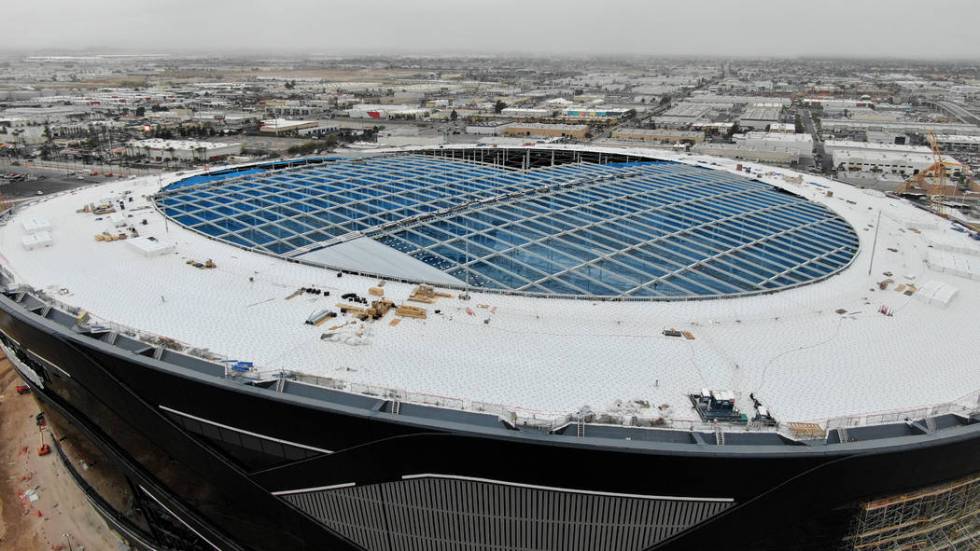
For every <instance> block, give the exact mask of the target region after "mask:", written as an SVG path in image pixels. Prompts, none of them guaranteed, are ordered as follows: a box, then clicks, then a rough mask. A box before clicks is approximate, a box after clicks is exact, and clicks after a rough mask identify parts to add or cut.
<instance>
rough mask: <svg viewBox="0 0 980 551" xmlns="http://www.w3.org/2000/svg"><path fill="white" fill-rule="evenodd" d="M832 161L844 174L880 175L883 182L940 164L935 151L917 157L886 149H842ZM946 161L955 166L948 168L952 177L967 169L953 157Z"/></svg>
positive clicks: (946, 158) (902, 177)
mask: <svg viewBox="0 0 980 551" xmlns="http://www.w3.org/2000/svg"><path fill="white" fill-rule="evenodd" d="M831 158H832V159H833V163H834V168H835V169H836V170H838V171H841V172H845V173H848V174H853V173H861V174H865V175H876V176H879V177H883V178H891V177H898V178H900V179H905V178H909V177H911V176H914V175H916V174H918V173H919V172H921V171H923V170H925V169H926V168H928V167H929V166H931V165H932V164H933V163H935V161H936V159H935V157H934V156H933V154H932V152H931V151H930V152H927V153H913V152H908V151H889V150H882V149H864V150H851V149H840V150H835V151H834V152H833V153H832V154H831ZM944 160H945V161H947V162H950V163H952V166H947V167H946V173H947V175H948V176H950V177H957V176H959V175H960V174H961V173H962V171H963V168H962V165H961V164H960V163H959V161H957V160H956V159H953V158H951V157H949V156H944Z"/></svg>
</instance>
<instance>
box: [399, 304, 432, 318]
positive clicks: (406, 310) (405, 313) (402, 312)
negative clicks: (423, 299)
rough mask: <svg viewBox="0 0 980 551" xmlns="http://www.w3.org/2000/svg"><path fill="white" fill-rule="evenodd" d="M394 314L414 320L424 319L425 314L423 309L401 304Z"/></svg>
mask: <svg viewBox="0 0 980 551" xmlns="http://www.w3.org/2000/svg"><path fill="white" fill-rule="evenodd" d="M395 314H396V315H399V316H402V317H405V318H415V319H421V320H424V319H426V317H428V316H427V314H426V311H425V308H419V307H418V306H409V305H407V304H402V305H401V306H399V307H398V308H396V309H395Z"/></svg>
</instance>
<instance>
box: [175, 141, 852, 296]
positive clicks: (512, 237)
mask: <svg viewBox="0 0 980 551" xmlns="http://www.w3.org/2000/svg"><path fill="white" fill-rule="evenodd" d="M156 201H157V204H158V205H159V206H160V207H161V209H162V210H163V212H164V213H165V214H167V215H168V216H171V217H172V218H173V219H174V220H176V221H177V222H179V223H181V224H183V225H185V226H187V227H189V228H191V229H194V230H195V231H198V232H201V233H204V234H206V235H208V236H210V237H215V238H218V239H221V240H223V241H226V242H229V243H232V244H236V245H239V246H243V247H247V248H253V249H258V250H262V251H266V252H270V253H275V254H283V255H287V256H296V257H299V258H304V259H307V260H313V261H318V262H321V263H326V264H329V265H330V266H331V267H338V268H346V269H350V270H353V271H358V272H367V273H378V275H381V276H396V277H402V278H408V279H411V278H412V277H410V276H406V275H405V273H406V272H404V271H402V270H398V272H397V273H390V272H387V271H385V270H384V269H382V268H379V267H377V265H372V266H370V267H368V266H358V265H356V264H352V263H350V262H348V261H346V260H344V259H337V258H333V257H332V256H331V255H329V254H325V252H324V251H323V249H330V248H332V247H336V246H337V245H339V244H341V243H348V242H350V241H352V240H359V239H373V240H375V241H377V242H379V243H381V244H384V245H387V246H388V247H390V248H391V249H393V250H394V251H400V252H401V253H402V254H404V255H406V256H408V257H411V259H414V261H415V262H421V263H424V264H426V265H428V266H430V267H432V268H435V269H436V270H439V271H441V272H444V273H445V274H446V275H447V276H448V277H445V276H441V275H436V276H434V277H433V276H432V275H430V274H428V273H427V272H429V271H426V270H422V271H418V270H410V272H407V273H414V274H416V277H418V278H420V279H422V281H425V282H434V283H438V284H442V285H447V284H450V285H451V284H456V285H458V286H474V287H481V288H488V289H499V290H507V291H519V292H526V293H532V294H544V295H581V296H599V297H631V298H642V297H647V298H691V297H706V296H711V297H714V296H726V295H733V294H743V293H752V292H765V291H772V290H776V289H780V288H783V287H791V286H796V285H800V284H804V283H808V282H810V281H814V280H817V279H821V278H823V277H826V276H828V275H830V274H833V273H835V272H836V271H838V270H839V269H841V268H842V267H844V266H846V265H847V264H848V263H849V262H850V260H851V258H852V257H853V255H854V253H855V252H856V250H857V244H858V241H857V236H856V235H855V233H854V231H853V229H852V228H851V227H850V226H849V225H848V224H847V223H846V222H845V221H844V220H843V219H842V218H840V217H839V216H837V215H836V214H834V213H833V212H832V211H830V210H828V209H827V208H825V207H823V206H821V205H819V204H817V203H812V202H809V201H806V200H805V199H802V198H800V197H797V196H795V195H791V194H787V193H784V192H781V191H779V190H778V188H774V187H772V186H770V185H768V184H764V183H761V182H758V181H754V180H750V179H749V178H746V177H742V176H737V175H733V174H729V173H726V172H720V171H713V170H708V169H705V168H701V167H696V166H689V165H684V164H678V163H673V162H659V161H649V162H632V163H610V164H605V165H598V164H583V163H577V164H566V165H559V166H553V167H546V168H540V169H532V170H517V169H506V168H504V167H499V166H491V165H481V164H477V163H472V162H464V161H457V160H449V159H442V158H437V157H431V156H425V155H397V156H386V157H379V158H375V159H368V160H357V161H338V162H332V163H327V164H321V165H312V166H305V167H298V168H291V169H289V170H287V171H281V172H271V173H270V172H260V173H258V174H255V173H253V174H246V175H243V176H242V177H240V178H235V179H229V180H220V181H214V182H210V183H207V184H204V185H197V186H191V187H188V186H182V187H180V188H178V189H175V190H174V191H173V192H170V191H168V190H164V192H163V193H161V194H160V195H159V196H158V198H157V199H156ZM347 247H348V248H350V245H347ZM311 251H312V252H311ZM372 251H375V252H376V253H377V251H378V249H377V248H372ZM394 251H392V252H391V253H385V252H384V251H381V252H380V254H383V255H385V256H386V257H390V258H392V262H393V263H395V264H397V265H399V266H404V265H405V264H406V263H413V262H412V260H411V259H404V260H402V261H399V260H398V259H397V256H399V255H398V254H396V253H394ZM359 256H363V255H359ZM331 259H333V260H334V261H335V262H334V263H331V262H330V260H331ZM341 260H344V261H342V262H341ZM430 271H431V270H430Z"/></svg>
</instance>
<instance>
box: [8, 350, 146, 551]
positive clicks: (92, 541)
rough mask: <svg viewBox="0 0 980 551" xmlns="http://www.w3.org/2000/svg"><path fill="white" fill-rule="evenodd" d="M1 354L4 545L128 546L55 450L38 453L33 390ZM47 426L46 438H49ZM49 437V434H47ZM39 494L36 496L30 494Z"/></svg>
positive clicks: (17, 550)
mask: <svg viewBox="0 0 980 551" xmlns="http://www.w3.org/2000/svg"><path fill="white" fill-rule="evenodd" d="M2 358H3V357H2V355H0V549H2V550H3V551H84V550H88V551H103V550H105V551H113V550H124V549H128V546H127V545H126V544H125V543H123V541H122V540H121V539H120V538H119V536H118V535H116V533H115V532H113V531H112V530H111V529H110V528H109V526H108V525H107V524H106V523H105V521H104V520H102V517H100V516H99V514H98V513H97V512H96V511H95V509H93V508H92V506H91V505H90V504H89V502H88V501H87V500H86V498H85V496H84V494H83V493H82V492H81V490H79V489H78V487H77V486H76V485H75V482H74V480H72V478H71V476H70V475H69V474H68V472H67V471H65V468H64V466H62V464H61V461H60V460H59V459H58V457H57V455H56V452H55V451H54V450H53V449H52V451H51V453H50V454H48V455H46V456H43V457H39V456H38V454H37V451H38V447H39V446H40V444H41V436H40V435H39V431H38V427H37V426H36V423H35V420H34V416H35V415H37V413H38V412H40V409H38V407H37V403H36V402H35V401H34V398H33V397H32V396H31V395H18V394H17V392H16V389H15V387H16V386H17V385H19V384H22V382H21V379H20V377H19V376H18V375H17V374H16V372H15V371H14V370H13V367H12V366H11V365H10V363H9V362H8V361H7V360H6V359H2ZM50 436H51V435H50V433H48V431H46V430H45V431H44V438H45V439H50ZM48 442H50V440H48ZM32 495H33V496H34V498H35V499H32V497H31V496H32Z"/></svg>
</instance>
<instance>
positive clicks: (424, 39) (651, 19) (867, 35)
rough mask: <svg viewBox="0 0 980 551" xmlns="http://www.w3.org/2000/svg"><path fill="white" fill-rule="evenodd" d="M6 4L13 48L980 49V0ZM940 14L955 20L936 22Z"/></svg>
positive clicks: (788, 54) (869, 52)
mask: <svg viewBox="0 0 980 551" xmlns="http://www.w3.org/2000/svg"><path fill="white" fill-rule="evenodd" d="M5 9H6V13H7V16H8V21H9V22H11V23H14V24H13V25H11V27H10V28H7V29H5V30H4V31H3V32H2V33H0V52H8V53H26V52H44V53H55V52H64V53H67V52H80V51H85V52H93V53H95V52H100V51H102V52H119V51H125V52H133V53H151V52H152V53H177V54H212V55H215V54H220V55H228V54H236V53H237V54H246V55H255V54H260V53H279V54H297V53H306V54H320V55H351V54H358V55H383V54H386V53H387V54H395V55H409V54H415V55H424V54H429V55H433V54H436V55H463V56H471V55H478V54H500V55H555V54H566V55H570V56H582V55H596V56H603V55H642V56H665V57H674V56H687V57H698V56H701V57H707V56H711V57H718V56H725V57H728V56H731V57H774V58H776V57H778V58H794V57H825V58H841V57H849V58H880V59H906V58H908V59H928V60H951V61H961V60H968V59H978V58H980V32H977V31H976V30H975V28H971V26H974V27H975V24H976V22H977V21H980V2H976V1H975V0H938V1H933V2H929V3H926V2H923V1H922V0H916V1H913V0H891V1H888V2H884V1H880V0H825V1H823V2H819V3H815V2H812V1H810V2H804V1H801V0H783V1H778V0H740V1H737V2H736V1H730V0H689V1H688V2H686V3H684V4H683V5H676V4H672V3H667V2H657V1H647V2H641V1H629V0H610V1H607V2H601V3H600V2H585V1H583V0H564V1H558V0H539V1H537V2H521V1H517V0H497V1H496V2H493V3H490V4H480V5H477V4H467V3H463V2H460V1H456V2H453V1H450V0H417V1H413V2H393V1H391V0H358V1H352V2H342V3H338V2H329V3H327V2H318V1H316V0H281V1H278V2H271V1H268V0H246V1H241V2H211V3H207V4H200V3H197V2H194V1H192V0H167V1H165V2H154V3H144V2H133V1H130V2H123V1H121V0H89V1H87V2H77V1H74V2H69V1H67V0H40V1H37V2H34V3H31V4H27V3H18V4H13V5H10V6H7V7H6V8H5ZM925 11H928V13H927V14H926V13H924V14H922V15H923V16H920V17H917V16H916V15H917V14H918V13H919V12H925ZM935 13H941V14H943V15H944V17H943V19H942V21H943V27H942V28H937V26H935V25H933V26H929V25H927V24H925V23H924V21H925V19H926V17H925V16H927V15H933V14H935ZM31 21H33V22H34V24H30V23H29V22H31ZM934 29H935V30H934Z"/></svg>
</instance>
